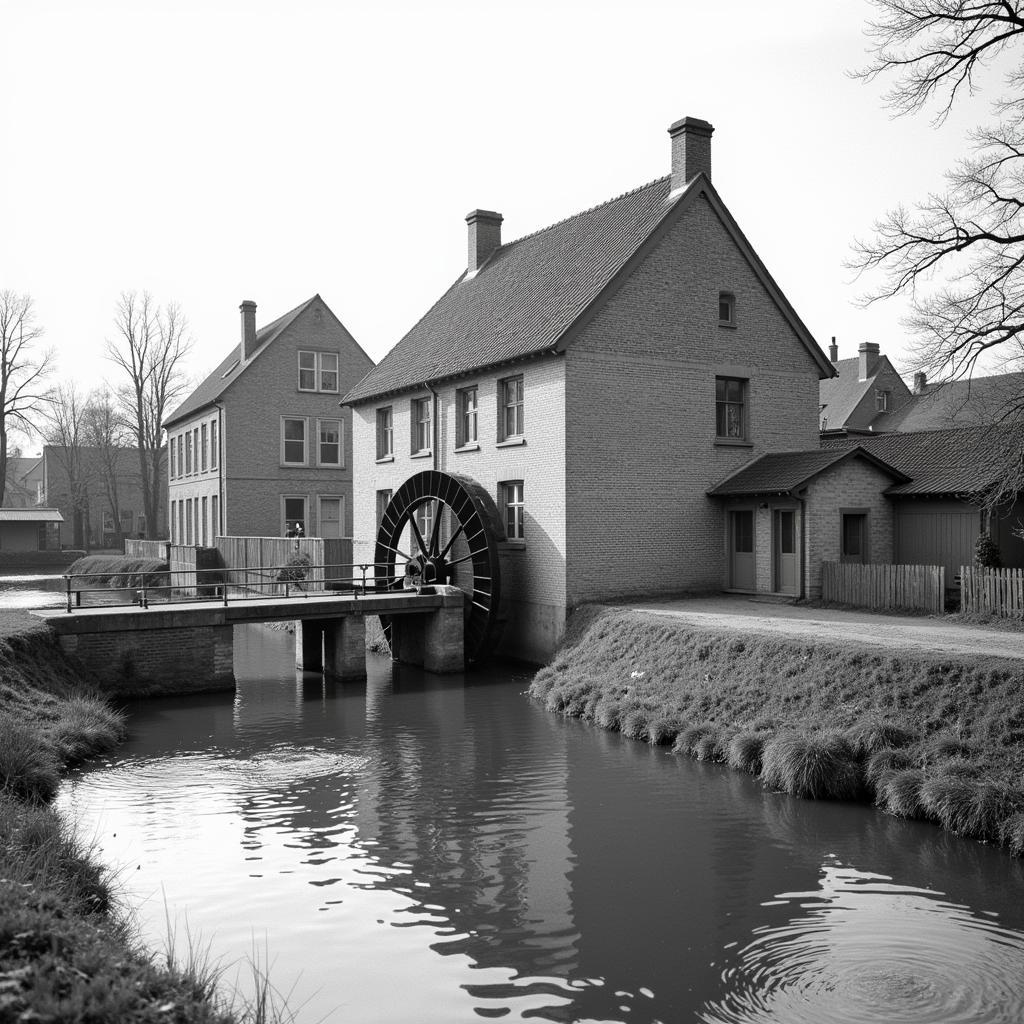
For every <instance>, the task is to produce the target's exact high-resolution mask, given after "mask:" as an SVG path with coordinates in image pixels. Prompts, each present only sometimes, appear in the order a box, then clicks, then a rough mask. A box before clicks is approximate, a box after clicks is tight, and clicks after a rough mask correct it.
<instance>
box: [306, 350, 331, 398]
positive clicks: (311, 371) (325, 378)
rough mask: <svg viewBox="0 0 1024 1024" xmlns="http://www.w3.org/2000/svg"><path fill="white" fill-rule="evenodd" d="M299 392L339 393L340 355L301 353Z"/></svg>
mask: <svg viewBox="0 0 1024 1024" xmlns="http://www.w3.org/2000/svg"><path fill="white" fill-rule="evenodd" d="M299 390H300V391H327V392H330V393H331V394H337V393H338V353H337V352H300V353H299Z"/></svg>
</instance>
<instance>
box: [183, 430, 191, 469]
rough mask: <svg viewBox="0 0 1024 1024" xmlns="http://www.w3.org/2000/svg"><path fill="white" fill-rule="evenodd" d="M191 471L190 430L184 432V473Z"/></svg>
mask: <svg viewBox="0 0 1024 1024" xmlns="http://www.w3.org/2000/svg"><path fill="white" fill-rule="evenodd" d="M191 473H192V431H191V430H188V431H186V432H185V475H186V476H189V475H191Z"/></svg>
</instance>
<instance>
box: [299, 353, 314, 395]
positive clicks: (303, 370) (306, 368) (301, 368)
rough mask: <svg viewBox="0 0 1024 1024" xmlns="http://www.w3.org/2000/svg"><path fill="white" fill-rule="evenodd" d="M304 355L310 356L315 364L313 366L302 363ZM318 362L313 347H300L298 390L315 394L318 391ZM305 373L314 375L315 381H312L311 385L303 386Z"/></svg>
mask: <svg viewBox="0 0 1024 1024" xmlns="http://www.w3.org/2000/svg"><path fill="white" fill-rule="evenodd" d="M303 356H310V357H311V361H312V363H313V365H312V366H303V365H302V357H303ZM316 364H317V358H316V352H315V351H313V350H312V349H299V354H298V362H297V379H296V390H298V391H305V392H307V393H308V394H315V393H316V385H317V372H316ZM304 373H311V374H312V375H313V383H312V386H311V387H303V386H302V375H303V374H304Z"/></svg>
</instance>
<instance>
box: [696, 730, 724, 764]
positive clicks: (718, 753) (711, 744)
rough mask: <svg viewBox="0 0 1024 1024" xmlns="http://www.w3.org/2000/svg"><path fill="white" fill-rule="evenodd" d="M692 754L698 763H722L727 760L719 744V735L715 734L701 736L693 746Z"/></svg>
mask: <svg viewBox="0 0 1024 1024" xmlns="http://www.w3.org/2000/svg"><path fill="white" fill-rule="evenodd" d="M692 753H693V756H694V757H695V758H696V759H697V760H698V761H715V762H718V763H721V762H722V761H724V760H725V751H724V750H723V749H722V746H721V744H720V743H719V742H718V735H717V733H714V732H709V733H707V734H706V735H704V736H701V737H700V739H698V740H697V742H696V743H695V744H694V745H693V750H692Z"/></svg>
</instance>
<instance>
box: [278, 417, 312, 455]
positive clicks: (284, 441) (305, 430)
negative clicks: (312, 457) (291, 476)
mask: <svg viewBox="0 0 1024 1024" xmlns="http://www.w3.org/2000/svg"><path fill="white" fill-rule="evenodd" d="M287 423H301V424H302V461H301V462H296V461H289V460H288V459H286V458H285V456H286V455H287V452H288V448H287V445H288V444H289V443H292V444H294V443H295V440H296V439H295V438H287V437H286V436H285V430H286V428H285V424H287ZM280 454H281V465H282V466H287V467H304V466H308V465H309V417H308V416H282V417H281V453H280Z"/></svg>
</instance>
